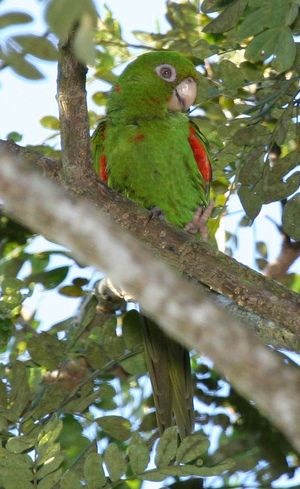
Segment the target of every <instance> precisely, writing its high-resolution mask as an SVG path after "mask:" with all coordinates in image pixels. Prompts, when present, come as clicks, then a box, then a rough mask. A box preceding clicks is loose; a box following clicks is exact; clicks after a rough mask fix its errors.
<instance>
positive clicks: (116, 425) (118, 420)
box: [95, 416, 131, 441]
mask: <svg viewBox="0 0 300 489" xmlns="http://www.w3.org/2000/svg"><path fill="white" fill-rule="evenodd" d="M95 421H97V423H98V425H99V426H100V428H102V429H103V430H104V431H105V432H106V433H108V434H109V435H111V436H113V437H114V438H117V440H121V441H125V440H128V438H130V434H131V433H130V429H131V423H130V421H129V420H128V419H126V418H123V416H102V417H101V418H98V419H96V420H95Z"/></svg>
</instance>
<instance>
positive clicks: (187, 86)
mask: <svg viewBox="0 0 300 489" xmlns="http://www.w3.org/2000/svg"><path fill="white" fill-rule="evenodd" d="M196 97H197V82H196V80H194V78H192V77H191V76H189V77H188V78H186V79H185V80H183V81H182V82H181V83H179V85H177V87H175V90H174V92H173V95H172V98H171V99H170V101H169V104H168V109H169V110H172V111H174V112H177V111H179V110H181V111H185V110H188V109H189V108H190V106H191V105H192V104H193V103H194V102H195V100H196Z"/></svg>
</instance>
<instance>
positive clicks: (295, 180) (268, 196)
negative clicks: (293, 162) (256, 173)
mask: <svg viewBox="0 0 300 489" xmlns="http://www.w3.org/2000/svg"><path fill="white" fill-rule="evenodd" d="M299 179H300V172H295V173H293V174H292V175H291V176H290V177H288V178H287V179H286V180H285V181H284V182H283V181H278V182H276V183H274V184H273V185H269V186H268V187H267V188H266V189H265V192H264V194H263V182H262V183H261V192H260V193H261V195H263V203H264V204H269V203H270V202H276V201H277V200H283V199H286V197H288V196H289V195H291V194H293V193H294V192H296V190H297V189H298V187H299Z"/></svg>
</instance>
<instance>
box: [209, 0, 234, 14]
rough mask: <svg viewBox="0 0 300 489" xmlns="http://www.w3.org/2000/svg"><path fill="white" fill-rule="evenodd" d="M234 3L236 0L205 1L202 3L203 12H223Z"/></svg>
mask: <svg viewBox="0 0 300 489" xmlns="http://www.w3.org/2000/svg"><path fill="white" fill-rule="evenodd" d="M234 1H235V0H203V2H201V12H203V13H204V14H209V13H211V12H216V11H217V10H222V9H223V8H225V7H227V6H228V5H229V4H230V3H233V2H234Z"/></svg>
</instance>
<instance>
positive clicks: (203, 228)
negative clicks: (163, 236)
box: [184, 200, 215, 243]
mask: <svg viewBox="0 0 300 489" xmlns="http://www.w3.org/2000/svg"><path fill="white" fill-rule="evenodd" d="M214 205H215V203H214V201H213V200H212V201H210V203H209V204H208V206H207V207H206V208H205V209H203V207H201V206H200V207H198V209H197V210H196V212H195V214H194V217H193V219H192V220H191V221H190V222H188V223H187V224H186V225H185V226H184V229H185V231H188V232H189V233H191V234H196V233H200V234H201V236H202V241H204V243H208V239H209V232H208V227H207V221H208V219H209V218H210V216H211V213H212V210H213V208H214Z"/></svg>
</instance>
